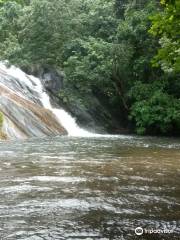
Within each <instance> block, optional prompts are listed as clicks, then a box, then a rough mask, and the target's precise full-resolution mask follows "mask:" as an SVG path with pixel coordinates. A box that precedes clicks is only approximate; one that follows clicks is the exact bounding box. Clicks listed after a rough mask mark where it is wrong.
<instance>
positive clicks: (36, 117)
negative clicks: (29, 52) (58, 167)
mask: <svg viewBox="0 0 180 240" xmlns="http://www.w3.org/2000/svg"><path fill="white" fill-rule="evenodd" d="M0 111H1V112H2V113H3V115H4V121H3V128H2V130H3V132H4V133H5V134H6V135H7V137H8V138H10V139H14V138H21V139H23V138H28V137H44V136H54V135H65V134H67V132H66V130H65V129H64V128H63V127H62V126H61V124H60V123H59V121H58V120H57V119H56V116H55V115H54V114H53V113H52V112H51V111H49V110H47V109H45V108H43V107H42V106H41V103H40V100H39V99H38V96H37V95H36V92H33V91H32V89H30V88H28V86H27V85H26V84H23V83H22V82H20V81H18V79H16V78H13V77H12V76H9V75H7V74H6V73H4V72H3V71H0Z"/></svg>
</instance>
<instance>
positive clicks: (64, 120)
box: [0, 62, 98, 137]
mask: <svg viewBox="0 0 180 240" xmlns="http://www.w3.org/2000/svg"><path fill="white" fill-rule="evenodd" d="M0 71H1V72H3V73H4V74H7V75H9V76H11V77H13V78H14V79H15V80H16V85H15V86H8V87H9V88H11V89H12V88H13V89H12V90H14V91H16V93H17V94H18V95H20V96H21V97H23V98H26V99H27V100H32V99H31V98H32V97H31V98H30V97H29V96H28V94H27V92H29V91H30V92H31V93H32V95H33V94H34V95H37V96H38V98H39V101H40V102H41V104H42V105H43V107H44V108H46V109H48V110H50V111H51V112H52V113H53V114H54V115H55V116H56V118H57V119H58V121H59V122H60V124H61V125H62V126H63V127H64V128H65V129H66V130H67V132H68V135H69V136H85V137H86V136H87V137H89V136H96V135H98V134H93V133H90V132H88V131H86V130H84V129H82V128H80V127H79V126H78V125H77V123H76V120H75V119H74V118H73V117H72V116H71V115H70V114H69V113H67V112H66V111H65V110H64V109H62V108H53V107H52V105H51V102H50V98H49V96H48V94H47V93H46V91H45V90H44V87H43V85H42V82H41V80H40V79H38V78H36V77H34V76H32V75H27V74H25V73H24V72H23V71H22V70H20V69H19V68H16V67H15V66H11V67H9V68H8V67H7V66H6V64H4V63H2V62H1V63H0ZM1 84H2V83H1ZM4 85H5V86H6V83H4ZM18 87H19V88H18Z"/></svg>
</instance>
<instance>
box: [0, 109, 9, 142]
mask: <svg viewBox="0 0 180 240" xmlns="http://www.w3.org/2000/svg"><path fill="white" fill-rule="evenodd" d="M3 121H4V116H3V113H2V112H0V139H1V140H6V139H7V135H6V134H5V133H3V131H2V126H3Z"/></svg>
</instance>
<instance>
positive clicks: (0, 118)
mask: <svg viewBox="0 0 180 240" xmlns="http://www.w3.org/2000/svg"><path fill="white" fill-rule="evenodd" d="M3 120H4V116H3V113H2V112H0V129H1V128H2V126H3Z"/></svg>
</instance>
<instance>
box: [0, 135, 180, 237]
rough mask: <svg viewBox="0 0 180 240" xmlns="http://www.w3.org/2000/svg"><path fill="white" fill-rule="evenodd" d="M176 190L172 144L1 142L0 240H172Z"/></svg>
mask: <svg viewBox="0 0 180 240" xmlns="http://www.w3.org/2000/svg"><path fill="white" fill-rule="evenodd" d="M179 185H180V140H178V139H173V138H172V139H168V138H164V139H163V138H155V137H154V138H152V137H151V138H149V137H145V138H143V137H128V136H114V137H95V138H80V137H79V138H78V137H77V138H75V137H55V138H48V139H38V138H35V139H31V140H27V141H14V142H13V141H10V142H1V143H0V239H1V240H5V239H8V240H16V239H21V240H22V239H24V240H25V239H26V240H50V239H52V240H56V239H62V240H63V239H64V240H66V239H68V240H71V239H72V240H81V239H86V240H91V239H93V240H96V239H97V240H98V239H101V240H116V239H118V240H120V239H122V240H124V239H125V240H127V239H128V240H134V239H145V240H146V239H151V240H157V239H169V240H172V239H180V187H179ZM136 227H141V228H143V231H144V233H143V235H141V236H137V235H136V234H135V228H136ZM152 229H153V230H159V231H164V230H165V229H166V230H169V231H171V232H169V233H162V232H161V233H152V234H150V233H147V232H146V233H145V231H149V230H152Z"/></svg>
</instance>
